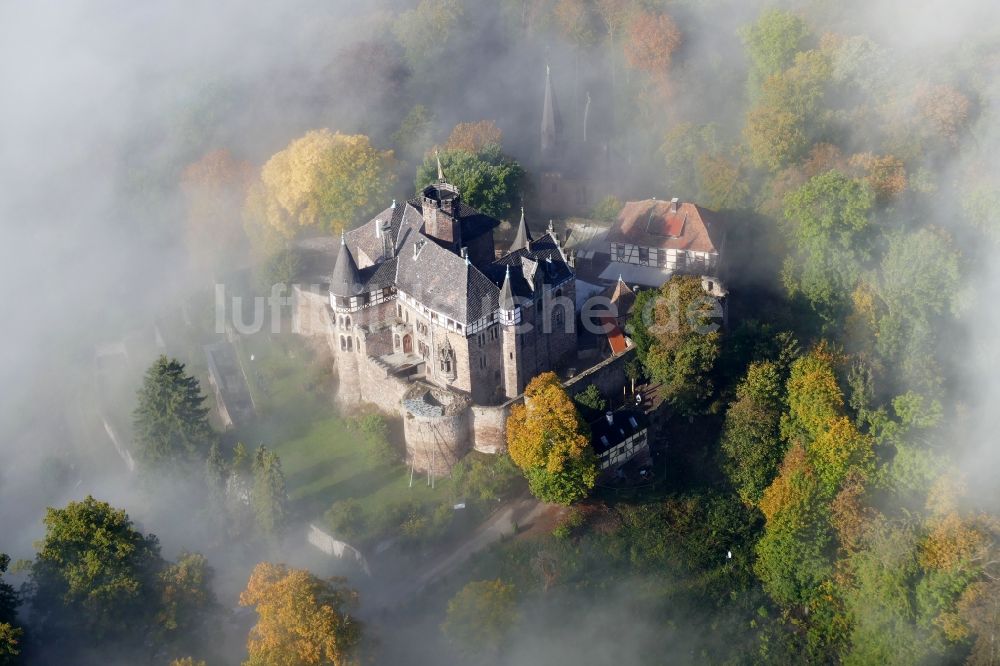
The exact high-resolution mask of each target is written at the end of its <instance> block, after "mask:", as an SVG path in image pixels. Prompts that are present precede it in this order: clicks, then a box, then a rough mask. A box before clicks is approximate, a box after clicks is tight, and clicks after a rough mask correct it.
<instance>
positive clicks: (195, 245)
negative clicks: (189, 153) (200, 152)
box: [181, 149, 254, 278]
mask: <svg viewBox="0 0 1000 666" xmlns="http://www.w3.org/2000/svg"><path fill="white" fill-rule="evenodd" d="M253 177H254V173H253V167H252V166H251V165H250V163H249V162H245V161H241V160H237V159H235V158H234V157H233V156H232V154H230V152H229V151H228V150H225V149H220V150H214V151H212V152H209V153H206V154H205V155H204V156H203V157H202V158H201V159H200V160H198V161H197V162H193V163H192V164H189V165H188V166H187V167H186V168H185V169H184V171H183V173H182V174H181V191H182V192H183V193H184V202H185V204H186V206H187V215H186V219H185V222H186V224H185V227H184V241H185V245H186V246H187V250H188V256H189V257H190V259H191V262H192V264H193V265H194V268H195V270H197V271H198V272H199V273H200V274H201V275H203V276H205V277H208V278H211V277H213V276H216V275H219V274H220V273H223V272H225V271H227V270H229V269H232V268H235V267H236V266H237V265H238V264H239V262H240V260H241V259H242V258H243V257H244V256H245V253H246V250H247V237H246V233H245V232H244V229H243V225H242V221H241V217H240V210H241V206H242V205H243V201H244V200H245V198H246V195H247V191H248V189H249V187H250V184H251V182H252V181H253Z"/></svg>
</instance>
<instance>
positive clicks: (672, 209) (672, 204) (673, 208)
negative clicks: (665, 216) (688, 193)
mask: <svg viewBox="0 0 1000 666" xmlns="http://www.w3.org/2000/svg"><path fill="white" fill-rule="evenodd" d="M680 201H681V200H680V199H678V198H677V197H674V198H673V199H671V200H670V212H671V213H676V212H677V204H678V203H680Z"/></svg>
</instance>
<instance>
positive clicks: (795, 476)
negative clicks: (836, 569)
mask: <svg viewBox="0 0 1000 666" xmlns="http://www.w3.org/2000/svg"><path fill="white" fill-rule="evenodd" d="M760 509H761V511H762V512H763V514H764V516H765V518H766V519H767V524H766V526H765V528H764V535H763V536H762V537H761V539H760V541H759V542H758V543H757V547H756V551H757V561H756V563H755V564H754V570H755V571H756V572H757V575H758V576H759V577H760V579H761V582H762V583H763V584H764V589H765V590H767V592H768V594H770V595H771V597H772V598H773V599H774V600H775V601H777V602H778V603H779V604H783V605H786V606H788V605H793V604H805V603H807V602H808V601H809V599H810V598H811V596H812V594H813V591H814V590H816V589H817V588H818V586H819V584H820V583H821V582H822V581H823V580H824V579H825V578H827V576H829V575H830V573H831V571H832V567H833V563H832V561H831V559H830V556H829V554H828V552H827V548H828V546H829V544H830V543H831V541H832V534H831V529H830V524H829V515H828V514H829V509H828V507H827V504H826V503H825V501H824V498H823V496H822V489H821V486H820V482H819V479H818V478H817V477H816V473H815V471H814V470H813V468H812V466H811V465H810V464H809V461H808V459H807V455H806V451H805V448H804V447H803V446H802V445H801V444H795V445H794V446H792V447H791V448H790V449H789V450H788V453H787V454H786V455H785V459H784V461H783V462H782V465H781V471H780V473H779V474H778V476H777V478H775V480H774V482H773V483H772V484H771V485H770V486H769V487H768V488H767V490H765V491H764V494H763V497H762V498H761V501H760Z"/></svg>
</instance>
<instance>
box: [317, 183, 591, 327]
mask: <svg viewBox="0 0 1000 666" xmlns="http://www.w3.org/2000/svg"><path fill="white" fill-rule="evenodd" d="M459 219H460V221H461V224H462V241H463V243H468V242H469V241H471V240H473V239H475V238H476V237H478V236H479V235H482V234H485V233H492V231H493V229H494V228H495V227H496V226H497V225H499V224H500V222H499V221H498V220H496V219H494V218H492V217H490V216H488V215H484V214H482V213H480V212H479V211H477V210H475V209H474V208H471V207H469V206H467V205H465V204H464V203H461V202H459ZM386 221H388V222H389V229H388V232H389V238H390V240H391V247H392V248H393V256H387V255H386V254H385V247H384V241H383V238H382V231H381V230H382V226H383V225H384V223H385V222H386ZM423 223H424V221H423V214H422V212H421V202H420V198H419V197H416V198H414V199H411V200H410V201H407V202H405V203H403V204H400V205H396V206H395V207H389V208H386V209H385V210H383V211H382V212H381V213H379V214H378V215H376V216H375V217H374V218H373V219H372V220H370V221H369V222H368V223H366V224H364V225H362V226H361V227H359V228H357V229H354V230H352V231H349V232H347V234H346V235H345V239H346V244H345V245H344V246H343V248H342V249H341V250H340V251H339V253H338V259H337V261H336V264H335V266H334V276H333V277H332V278H331V291H334V287H333V285H334V284H336V285H339V286H338V287H337V288H338V289H344V288H345V287H344V284H345V281H350V280H353V281H354V283H355V284H358V285H360V287H361V288H360V289H357V290H354V291H351V292H350V294H354V293H361V292H371V291H378V290H380V289H385V288H387V287H391V286H396V287H397V288H398V289H400V290H402V291H404V292H406V293H407V294H409V295H410V296H412V297H413V298H415V299H416V300H417V301H419V302H420V303H422V304H424V305H425V306H427V307H428V308H430V309H432V310H434V311H436V312H439V313H441V314H443V315H445V316H447V317H450V318H452V319H454V320H455V321H457V322H460V323H462V324H469V323H471V322H474V321H477V320H479V319H482V318H483V317H486V316H488V315H490V314H492V313H493V312H494V311H496V309H497V308H498V307H499V305H500V296H501V288H502V287H503V286H504V281H505V278H506V274H507V269H508V267H510V269H511V270H510V276H511V278H510V284H509V285H508V289H509V291H510V292H511V294H510V295H511V296H512V297H513V296H517V297H518V298H520V299H531V298H532V296H533V294H534V291H535V289H536V288H537V287H539V286H540V285H542V284H559V283H561V282H564V281H565V280H567V279H569V278H571V277H572V276H573V271H572V269H570V267H569V266H568V265H567V263H566V260H565V257H564V256H563V253H562V251H561V250H560V249H559V245H558V244H557V243H556V242H555V239H554V238H553V237H552V236H551V235H550V234H547V233H546V234H545V235H543V236H542V237H541V238H539V239H537V240H535V241H532V242H531V244H530V249H529V248H528V247H524V248H521V249H518V250H517V251H515V252H510V253H508V254H507V255H505V256H504V257H502V258H500V259H498V260H496V261H491V262H490V263H485V264H480V265H474V264H470V263H468V262H467V261H466V259H465V258H463V257H461V256H459V255H458V254H456V253H455V252H453V251H452V250H450V249H449V248H446V247H444V246H442V245H439V244H438V243H437V242H435V241H434V239H432V238H430V237H429V236H426V235H425V234H424V233H423V231H422V229H423ZM376 231H377V233H376ZM525 231H526V232H527V228H526V227H525ZM341 256H343V257H346V258H345V259H344V260H343V261H341V259H340V257H341ZM356 258H360V260H361V264H360V265H361V268H358V262H357V261H355V259H356ZM352 267H353V268H352ZM334 293H337V292H336V291H334ZM345 295H349V294H345Z"/></svg>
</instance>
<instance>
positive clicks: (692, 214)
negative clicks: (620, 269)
mask: <svg viewBox="0 0 1000 666" xmlns="http://www.w3.org/2000/svg"><path fill="white" fill-rule="evenodd" d="M721 239H722V228H721V225H720V223H719V221H718V220H717V219H716V218H715V215H714V213H712V212H711V211H709V210H707V209H705V208H702V207H701V206H698V205H696V204H693V203H678V204H677V205H676V208H674V206H673V204H672V203H671V202H669V201H660V200H658V199H646V200H645V201H629V202H628V203H627V204H625V206H624V208H622V211H621V213H619V214H618V220H617V221H615V223H614V225H613V226H612V227H611V231H609V232H608V240H609V241H610V242H612V243H629V244H631V245H638V246H641V247H655V248H661V249H674V250H689V251H692V252H718V251H719V246H720V245H721Z"/></svg>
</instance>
